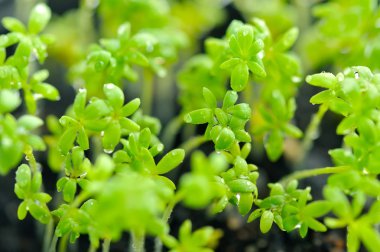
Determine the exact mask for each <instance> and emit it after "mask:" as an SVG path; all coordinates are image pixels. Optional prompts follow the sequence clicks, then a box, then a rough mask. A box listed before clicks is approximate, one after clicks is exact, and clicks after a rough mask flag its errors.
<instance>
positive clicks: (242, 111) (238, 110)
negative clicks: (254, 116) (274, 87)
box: [227, 103, 252, 120]
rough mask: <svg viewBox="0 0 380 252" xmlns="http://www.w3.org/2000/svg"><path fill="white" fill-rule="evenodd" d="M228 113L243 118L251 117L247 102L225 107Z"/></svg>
mask: <svg viewBox="0 0 380 252" xmlns="http://www.w3.org/2000/svg"><path fill="white" fill-rule="evenodd" d="M227 111H228V113H231V114H232V115H233V116H236V117H238V118H240V119H243V120H248V119H249V118H251V113H252V111H251V108H250V106H249V105H248V104H247V103H240V104H237V105H234V106H231V107H229V108H228V109H227Z"/></svg>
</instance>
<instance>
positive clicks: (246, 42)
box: [236, 24, 254, 53]
mask: <svg viewBox="0 0 380 252" xmlns="http://www.w3.org/2000/svg"><path fill="white" fill-rule="evenodd" d="M253 36H254V34H253V27H252V26H251V25H246V24H245V25H242V26H241V27H239V28H238V30H237V32H236V38H237V41H238V43H239V46H240V48H241V49H242V51H243V52H244V53H248V50H249V48H250V47H251V45H252V42H253Z"/></svg>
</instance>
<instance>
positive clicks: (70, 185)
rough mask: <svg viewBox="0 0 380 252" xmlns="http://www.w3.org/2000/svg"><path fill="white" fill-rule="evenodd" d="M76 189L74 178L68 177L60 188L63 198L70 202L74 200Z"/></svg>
mask: <svg viewBox="0 0 380 252" xmlns="http://www.w3.org/2000/svg"><path fill="white" fill-rule="evenodd" d="M76 191H77V182H76V181H75V180H74V179H69V180H68V181H67V182H66V184H65V186H64V188H63V190H62V192H63V199H64V200H65V201H66V202H72V201H73V200H74V197H75V193H76Z"/></svg>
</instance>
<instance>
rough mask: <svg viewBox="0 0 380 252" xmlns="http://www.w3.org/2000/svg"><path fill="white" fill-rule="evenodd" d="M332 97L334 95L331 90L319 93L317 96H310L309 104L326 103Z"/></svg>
mask: <svg viewBox="0 0 380 252" xmlns="http://www.w3.org/2000/svg"><path fill="white" fill-rule="evenodd" d="M334 97H335V96H334V93H333V91H332V90H324V91H322V92H319V93H318V94H316V95H314V96H312V97H311V98H310V103H311V104H313V105H315V104H322V103H327V102H329V101H330V100H331V99H332V98H334Z"/></svg>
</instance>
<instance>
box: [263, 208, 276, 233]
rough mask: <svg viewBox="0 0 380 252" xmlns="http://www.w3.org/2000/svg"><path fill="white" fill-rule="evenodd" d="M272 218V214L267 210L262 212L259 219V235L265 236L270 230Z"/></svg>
mask: <svg viewBox="0 0 380 252" xmlns="http://www.w3.org/2000/svg"><path fill="white" fill-rule="evenodd" d="M273 220H274V216H273V213H272V212H271V211H269V210H266V211H264V212H263V214H262V215H261V218H260V230H261V233H263V234H265V233H268V231H269V230H270V229H271V227H272V224H273Z"/></svg>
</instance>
